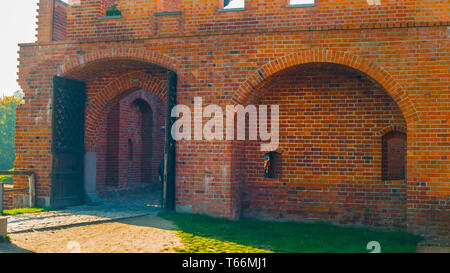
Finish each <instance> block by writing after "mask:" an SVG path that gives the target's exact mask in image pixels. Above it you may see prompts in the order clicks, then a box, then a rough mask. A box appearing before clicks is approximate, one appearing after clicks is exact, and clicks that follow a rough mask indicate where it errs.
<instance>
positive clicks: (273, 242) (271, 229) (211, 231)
mask: <svg viewBox="0 0 450 273" xmlns="http://www.w3.org/2000/svg"><path fill="white" fill-rule="evenodd" d="M160 216H161V217H163V218H164V219H167V220H170V221H172V222H174V224H176V225H177V226H178V228H179V230H178V231H177V234H178V236H180V237H181V239H182V242H183V244H184V246H185V248H184V249H175V251H176V252H188V253H263V252H266V253H271V252H275V253H368V252H370V251H369V250H367V249H366V246H367V243H368V242H371V241H378V242H379V243H380V245H381V252H382V253H410V252H415V251H416V246H417V243H418V242H419V241H421V239H422V238H421V237H418V236H414V235H410V234H408V233H406V232H400V231H399V232H385V231H375V230H371V229H365V228H349V227H339V226H335V225H331V224H326V223H298V222H287V223H281V222H261V221H250V220H242V221H236V222H234V221H230V220H227V219H221V218H211V217H208V216H204V215H190V214H176V213H161V214H160Z"/></svg>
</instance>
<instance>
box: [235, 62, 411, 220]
mask: <svg viewBox="0 0 450 273" xmlns="http://www.w3.org/2000/svg"><path fill="white" fill-rule="evenodd" d="M262 88H263V89H264V91H261V93H262V94H261V95H262V96H261V99H260V101H259V103H260V104H263V105H280V125H279V126H280V145H279V149H278V150H277V151H278V152H279V153H280V154H281V159H282V162H281V178H275V179H271V178H264V154H265V152H261V151H260V145H261V143H260V142H258V141H248V143H247V145H246V147H245V148H244V149H243V150H245V155H244V156H243V159H242V161H243V164H245V166H244V170H245V171H244V173H243V174H242V175H243V176H244V177H245V180H244V182H243V188H242V194H243V198H242V199H243V200H242V212H243V215H244V216H245V217H250V218H254V217H259V218H264V219H284V220H286V219H291V220H308V221H329V222H338V223H355V224H363V225H372V226H385V227H386V226H387V227H396V228H405V227H406V183H405V181H383V180H382V171H381V170H382V137H380V136H379V134H378V132H379V131H381V130H383V129H384V128H386V127H388V126H390V125H393V124H395V125H398V126H404V127H406V122H405V120H404V118H403V115H402V112H401V110H400V109H399V108H398V106H397V104H396V103H395V101H393V100H392V98H391V97H390V96H389V94H387V93H386V91H385V90H383V89H382V88H381V87H380V86H379V85H377V84H375V83H373V82H371V81H370V80H369V79H368V78H367V77H365V76H363V75H360V74H358V73H355V72H353V71H347V69H345V68H343V67H340V66H337V65H305V66H300V67H294V68H292V69H289V70H288V71H285V72H281V74H280V75H277V76H274V77H273V78H272V79H271V80H270V81H268V83H266V85H265V86H264V87H262ZM259 118H262V117H259Z"/></svg>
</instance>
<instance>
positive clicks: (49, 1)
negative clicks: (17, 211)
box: [36, 0, 55, 43]
mask: <svg viewBox="0 0 450 273" xmlns="http://www.w3.org/2000/svg"><path fill="white" fill-rule="evenodd" d="M54 6H55V0H39V4H38V16H37V18H38V21H37V35H36V37H37V42H38V43H46V42H50V41H51V40H52V32H53V8H54Z"/></svg>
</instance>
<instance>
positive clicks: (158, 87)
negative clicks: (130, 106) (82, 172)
mask: <svg viewBox="0 0 450 273" xmlns="http://www.w3.org/2000/svg"><path fill="white" fill-rule="evenodd" d="M139 89H144V90H146V91H148V92H151V93H153V94H154V95H156V96H157V97H158V98H159V99H160V100H161V101H163V102H166V86H165V84H164V82H162V81H160V80H159V79H157V78H155V77H152V76H150V75H149V74H146V73H142V72H133V73H128V74H125V75H122V76H121V77H119V78H117V79H115V80H114V81H112V82H110V83H109V84H108V85H105V86H104V87H103V88H102V89H101V90H100V91H99V92H98V93H97V94H96V95H95V96H94V98H92V99H91V100H90V101H89V103H88V105H87V107H86V119H85V131H86V136H85V145H86V149H87V150H88V151H89V150H91V149H92V148H93V147H94V146H95V145H94V144H93V142H95V141H94V140H95V139H96V137H97V135H98V130H99V128H100V127H101V126H99V125H100V124H101V123H102V122H104V119H105V118H106V115H107V113H108V112H109V111H110V110H111V108H112V107H113V106H114V104H115V103H117V102H118V101H120V99H122V98H124V97H126V96H127V95H128V94H131V93H132V92H134V91H136V90H139Z"/></svg>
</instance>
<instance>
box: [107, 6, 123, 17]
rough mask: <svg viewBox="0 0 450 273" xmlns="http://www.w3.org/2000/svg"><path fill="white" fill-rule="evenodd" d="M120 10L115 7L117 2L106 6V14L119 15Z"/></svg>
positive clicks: (120, 13)
mask: <svg viewBox="0 0 450 273" xmlns="http://www.w3.org/2000/svg"><path fill="white" fill-rule="evenodd" d="M121 15H122V12H121V11H120V10H119V9H118V8H117V4H114V5H111V6H109V7H107V8H106V16H107V17H109V16H121Z"/></svg>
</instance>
